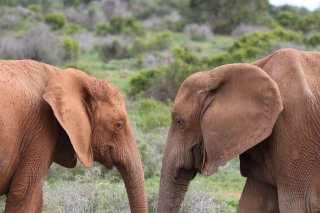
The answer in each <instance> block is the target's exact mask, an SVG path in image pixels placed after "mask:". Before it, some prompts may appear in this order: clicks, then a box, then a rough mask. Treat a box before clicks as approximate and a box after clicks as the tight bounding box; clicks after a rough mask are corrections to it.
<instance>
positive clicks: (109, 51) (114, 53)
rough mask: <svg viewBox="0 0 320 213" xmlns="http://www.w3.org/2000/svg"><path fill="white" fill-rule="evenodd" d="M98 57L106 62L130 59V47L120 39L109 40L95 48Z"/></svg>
mask: <svg viewBox="0 0 320 213" xmlns="http://www.w3.org/2000/svg"><path fill="white" fill-rule="evenodd" d="M97 48H98V49H99V50H98V51H99V54H100V57H101V58H102V59H103V60H104V61H106V62H108V61H110V60H112V59H124V58H129V57H131V56H132V55H131V51H130V47H129V46H128V45H127V44H126V43H125V41H124V40H123V39H120V38H109V39H107V40H106V41H105V42H103V43H101V44H99V46H98V47H97Z"/></svg>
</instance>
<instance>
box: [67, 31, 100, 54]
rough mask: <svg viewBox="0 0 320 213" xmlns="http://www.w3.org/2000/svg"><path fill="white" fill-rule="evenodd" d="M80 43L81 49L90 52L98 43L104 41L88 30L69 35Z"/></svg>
mask: <svg viewBox="0 0 320 213" xmlns="http://www.w3.org/2000/svg"><path fill="white" fill-rule="evenodd" d="M71 37H72V38H73V39H74V40H76V41H77V43H78V44H79V45H80V49H81V51H85V52H90V51H93V50H94V49H95V47H96V46H97V45H98V44H102V43H104V39H103V38H101V37H97V36H94V35H93V34H92V33H89V32H79V33H75V34H72V36H71Z"/></svg>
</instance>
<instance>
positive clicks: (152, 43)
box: [131, 31, 172, 55]
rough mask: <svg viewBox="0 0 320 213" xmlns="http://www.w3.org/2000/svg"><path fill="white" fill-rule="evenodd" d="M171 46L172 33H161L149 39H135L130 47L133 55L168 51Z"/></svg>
mask: <svg viewBox="0 0 320 213" xmlns="http://www.w3.org/2000/svg"><path fill="white" fill-rule="evenodd" d="M171 44H172V33H171V32H169V31H162V32H159V33H156V34H155V35H154V36H152V37H151V38H147V39H146V38H136V39H135V40H134V41H133V43H132V46H131V51H132V53H133V54H134V55H138V54H142V53H145V52H152V51H163V50H165V49H168V48H169V47H170V45H171Z"/></svg>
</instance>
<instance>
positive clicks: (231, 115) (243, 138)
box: [199, 64, 283, 175]
mask: <svg viewBox="0 0 320 213" xmlns="http://www.w3.org/2000/svg"><path fill="white" fill-rule="evenodd" d="M202 78H203V80H200V81H199V82H201V84H202V87H203V88H205V89H204V90H205V92H206V94H207V96H206V98H205V99H204V101H203V108H202V112H201V116H202V118H201V130H202V134H203V143H204V159H203V165H202V173H203V174H204V175H210V174H212V173H213V172H214V171H215V170H216V169H218V167H219V166H221V165H224V164H225V163H226V162H227V161H229V160H231V159H232V158H234V157H235V156H237V155H239V154H241V153H243V152H245V151H246V150H248V149H250V148H251V147H253V146H255V145H256V144H258V143H260V142H261V141H263V140H264V139H265V138H267V137H268V136H269V135H270V134H271V132H272V129H273V126H274V124H275V122H276V119H277V117H278V115H279V114H280V112H281V111H282V109H283V105H282V100H281V97H280V92H279V89H278V86H277V84H276V83H275V82H274V81H273V80H272V79H271V78H270V76H269V75H267V73H266V72H264V71H263V70H262V69H260V68H258V67H256V66H253V65H249V64H230V65H224V66H220V67H218V68H216V69H214V70H212V71H208V72H205V73H203V75H202Z"/></svg>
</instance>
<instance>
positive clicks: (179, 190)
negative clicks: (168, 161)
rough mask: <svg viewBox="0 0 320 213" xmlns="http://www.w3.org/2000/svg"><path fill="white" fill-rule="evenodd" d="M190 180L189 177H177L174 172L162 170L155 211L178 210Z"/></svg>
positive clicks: (158, 212) (171, 212)
mask: <svg viewBox="0 0 320 213" xmlns="http://www.w3.org/2000/svg"><path fill="white" fill-rule="evenodd" d="M171 171H173V170H171ZM180 175H181V174H180ZM180 175H179V176H180ZM182 175H183V174H182ZM190 181H191V179H189V178H188V179H184V178H183V177H179V178H177V177H175V175H174V174H172V173H170V172H168V171H164V170H162V172H161V178H160V187H159V196H158V205H157V213H168V212H170V213H175V212H179V210H180V208H181V204H182V201H183V199H184V195H185V193H186V191H187V190H188V187H189V184H190Z"/></svg>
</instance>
